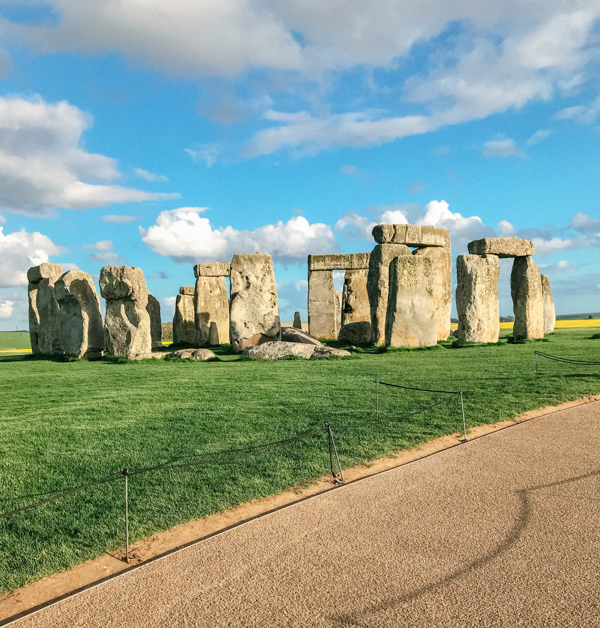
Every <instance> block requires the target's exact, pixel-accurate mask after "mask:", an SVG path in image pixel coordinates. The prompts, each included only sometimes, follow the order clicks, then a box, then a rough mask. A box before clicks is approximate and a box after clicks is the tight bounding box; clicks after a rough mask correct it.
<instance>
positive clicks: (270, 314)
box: [229, 253, 281, 353]
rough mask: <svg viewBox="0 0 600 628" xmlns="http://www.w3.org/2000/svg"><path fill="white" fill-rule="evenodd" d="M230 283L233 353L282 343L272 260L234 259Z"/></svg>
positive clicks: (262, 257) (260, 256)
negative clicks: (265, 344) (265, 343)
mask: <svg viewBox="0 0 600 628" xmlns="http://www.w3.org/2000/svg"><path fill="white" fill-rule="evenodd" d="M230 281H231V305H230V334H229V335H230V339H231V346H232V349H233V350H234V351H235V352H236V353H240V352H241V351H243V350H244V349H245V348H246V347H249V346H252V345H258V344H262V343H263V342H270V341H274V340H280V338H281V326H280V321H279V302H278V300H277V284H276V283H275V272H274V270H273V260H272V259H271V256H270V255H263V254H262V253H255V254H238V255H234V256H233V259H232V260H231V276H230Z"/></svg>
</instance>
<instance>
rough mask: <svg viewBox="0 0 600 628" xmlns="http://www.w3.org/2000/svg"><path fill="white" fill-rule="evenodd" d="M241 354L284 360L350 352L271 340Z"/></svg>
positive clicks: (344, 355) (344, 354) (317, 357)
mask: <svg viewBox="0 0 600 628" xmlns="http://www.w3.org/2000/svg"><path fill="white" fill-rule="evenodd" d="M242 355H247V356H250V357H252V358H260V359H262V360H286V359H289V358H292V357H297V358H304V359H321V358H330V357H346V356H349V355H350V353H349V352H348V351H344V350H343V349H334V348H333V347H325V346H323V345H321V346H317V345H309V344H303V343H295V342H283V341H281V340H279V341H271V342H265V343H263V344H261V345H258V346H249V347H246V348H245V349H244V351H243V352H242Z"/></svg>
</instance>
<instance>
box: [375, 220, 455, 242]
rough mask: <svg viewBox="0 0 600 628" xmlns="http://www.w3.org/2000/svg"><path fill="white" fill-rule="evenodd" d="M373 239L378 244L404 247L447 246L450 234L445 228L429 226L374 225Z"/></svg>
mask: <svg viewBox="0 0 600 628" xmlns="http://www.w3.org/2000/svg"><path fill="white" fill-rule="evenodd" d="M372 233H373V238H375V242H377V243H378V244H406V246H447V245H448V244H449V242H450V240H449V238H450V232H449V230H448V229H446V228H445V227H432V226H430V225H423V226H421V227H419V226H417V225H389V224H384V225H375V227H373V232H372Z"/></svg>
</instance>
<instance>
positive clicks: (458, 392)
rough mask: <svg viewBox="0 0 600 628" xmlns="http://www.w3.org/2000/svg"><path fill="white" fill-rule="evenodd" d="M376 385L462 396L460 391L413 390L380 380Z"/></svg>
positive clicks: (374, 381)
mask: <svg viewBox="0 0 600 628" xmlns="http://www.w3.org/2000/svg"><path fill="white" fill-rule="evenodd" d="M373 383H374V384H381V385H382V386H391V387H392V388H402V389H404V390H418V391H420V392H430V393H439V394H440V395H460V394H461V392H462V391H460V390H458V391H457V390H429V389H428V388H412V387H410V386H400V384H388V383H387V382H380V381H379V380H377V379H375V380H373Z"/></svg>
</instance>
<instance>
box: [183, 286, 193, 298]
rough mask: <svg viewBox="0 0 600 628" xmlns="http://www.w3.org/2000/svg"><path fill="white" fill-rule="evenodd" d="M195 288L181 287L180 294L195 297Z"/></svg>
mask: <svg viewBox="0 0 600 628" xmlns="http://www.w3.org/2000/svg"><path fill="white" fill-rule="evenodd" d="M194 290H195V288H194V286H181V288H179V294H186V295H188V296H192V297H193V296H194Z"/></svg>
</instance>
